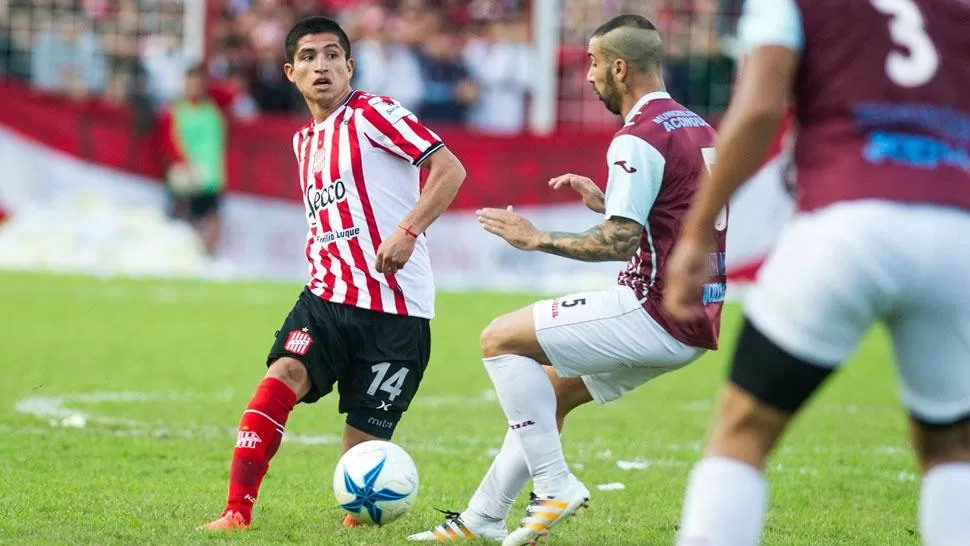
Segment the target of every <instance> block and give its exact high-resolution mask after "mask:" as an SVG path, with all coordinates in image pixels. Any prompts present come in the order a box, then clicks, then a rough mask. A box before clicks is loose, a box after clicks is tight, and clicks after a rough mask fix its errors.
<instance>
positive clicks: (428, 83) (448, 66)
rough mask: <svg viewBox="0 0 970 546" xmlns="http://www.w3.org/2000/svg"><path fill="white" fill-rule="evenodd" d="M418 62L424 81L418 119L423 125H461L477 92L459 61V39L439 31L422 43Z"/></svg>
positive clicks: (450, 33) (453, 34)
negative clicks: (426, 122)
mask: <svg viewBox="0 0 970 546" xmlns="http://www.w3.org/2000/svg"><path fill="white" fill-rule="evenodd" d="M418 58H419V60H420V63H421V73H422V75H423V77H424V94H423V95H422V97H421V104H420V106H419V107H418V116H419V117H421V118H422V119H424V120H425V121H439V122H445V123H454V124H458V123H463V122H464V121H465V117H466V115H467V113H468V109H469V108H470V107H471V105H473V104H474V103H475V101H476V100H478V95H479V89H478V85H477V84H476V83H475V81H474V80H473V79H472V78H471V75H470V73H469V71H468V68H467V67H466V66H465V63H464V61H463V60H462V58H461V47H460V43H459V39H458V35H457V34H456V33H455V31H454V30H452V29H451V28H442V29H441V30H439V31H438V32H437V33H436V34H435V35H433V36H431V37H430V38H429V39H428V40H427V41H426V42H425V43H424V48H423V51H422V52H421V54H420V55H419V56H418Z"/></svg>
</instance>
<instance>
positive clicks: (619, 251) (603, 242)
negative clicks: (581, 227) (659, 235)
mask: <svg viewBox="0 0 970 546" xmlns="http://www.w3.org/2000/svg"><path fill="white" fill-rule="evenodd" d="M642 233H643V226H641V225H640V224H639V223H638V222H635V221H633V220H630V219H627V218H619V217H615V218H610V219H609V220H607V221H605V222H603V223H602V224H599V225H597V226H593V227H592V228H590V229H588V230H586V231H584V232H583V233H563V232H560V231H553V232H550V233H544V234H543V235H542V238H541V239H540V240H539V245H538V247H537V249H538V250H541V251H542V252H547V253H549V254H555V255H557V256H563V257H565V258H572V259H574V260H580V261H583V262H611V261H626V260H629V259H630V257H631V256H633V254H634V253H635V252H636V251H637V248H638V247H639V246H640V235H641V234H642Z"/></svg>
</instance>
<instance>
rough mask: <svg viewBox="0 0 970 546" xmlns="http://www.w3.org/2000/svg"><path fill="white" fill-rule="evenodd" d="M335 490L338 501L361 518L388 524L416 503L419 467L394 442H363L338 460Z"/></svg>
mask: <svg viewBox="0 0 970 546" xmlns="http://www.w3.org/2000/svg"><path fill="white" fill-rule="evenodd" d="M333 494H334V496H336V498H337V504H339V505H340V507H341V508H343V509H344V510H346V511H347V512H348V513H350V514H351V515H353V516H354V518H356V519H357V521H359V522H361V523H366V524H372V525H387V524H388V523H390V522H392V521H394V520H396V519H398V518H400V517H401V516H403V515H404V514H407V513H408V512H410V511H411V508H412V507H413V506H414V503H415V501H416V500H417V498H418V469H417V467H416V466H414V461H413V460H412V459H411V456H410V455H408V453H407V451H404V450H403V449H401V448H400V447H399V446H397V445H395V444H392V443H391V442H385V441H382V440H370V441H367V442H362V443H360V444H357V445H356V446H354V447H352V448H350V449H349V450H348V451H347V453H344V454H343V456H342V457H341V458H340V461H339V462H338V463H337V468H336V470H334V473H333Z"/></svg>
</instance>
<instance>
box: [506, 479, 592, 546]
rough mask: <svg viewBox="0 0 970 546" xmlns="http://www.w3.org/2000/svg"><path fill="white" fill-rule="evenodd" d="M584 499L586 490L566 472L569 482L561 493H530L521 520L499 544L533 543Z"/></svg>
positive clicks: (584, 502)
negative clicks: (552, 494)
mask: <svg viewBox="0 0 970 546" xmlns="http://www.w3.org/2000/svg"><path fill="white" fill-rule="evenodd" d="M588 502H589V490H588V489H586V486H584V485H583V483H582V482H580V481H579V480H578V479H576V477H575V476H572V475H570V476H569V486H568V487H567V488H566V490H565V491H563V492H562V493H561V494H559V495H555V496H551V497H543V498H540V497H537V496H535V494H533V495H532V501H531V502H529V506H528V507H526V512H525V517H524V518H522V523H521V524H520V525H519V527H518V528H517V529H515V530H513V531H512V532H511V533H509V536H507V537H506V538H505V540H503V541H502V546H525V545H526V544H532V545H534V544H536V543H537V542H538V541H539V539H540V538H543V537H546V536H548V535H549V529H551V528H552V527H553V526H555V525H556V524H557V523H559V522H560V521H562V520H564V519H567V518H568V517H570V516H574V515H576V511H577V510H579V509H580V508H585V507H587V506H588Z"/></svg>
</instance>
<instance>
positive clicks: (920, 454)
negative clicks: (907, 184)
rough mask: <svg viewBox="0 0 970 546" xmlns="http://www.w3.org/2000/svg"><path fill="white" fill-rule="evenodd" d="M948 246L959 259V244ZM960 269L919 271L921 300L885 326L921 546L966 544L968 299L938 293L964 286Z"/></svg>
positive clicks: (969, 534)
mask: <svg viewBox="0 0 970 546" xmlns="http://www.w3.org/2000/svg"><path fill="white" fill-rule="evenodd" d="M968 224H970V223H964V226H966V225H968ZM954 227H956V226H954ZM940 232H941V233H947V232H948V233H953V232H954V230H953V229H952V228H951V229H948V230H941V231H940ZM949 246H950V249H949V254H950V255H951V256H962V254H961V253H959V252H958V248H957V247H958V246H959V243H958V244H953V245H949ZM960 248H961V249H962V248H963V247H960ZM925 261H926V263H937V262H938V261H939V262H942V261H943V260H932V259H927V260H925ZM964 263H966V265H967V267H970V259H965V260H964ZM967 267H934V268H927V270H928V271H931V273H930V274H931V275H932V278H930V279H927V280H926V281H924V282H922V283H920V286H925V287H926V288H925V289H924V291H923V293H920V294H919V295H918V296H917V297H912V298H911V299H910V301H911V302H912V303H909V305H908V306H907V307H906V308H905V312H902V313H897V314H896V315H894V316H893V317H891V318H890V319H889V320H888V321H887V323H888V326H889V332H890V334H891V336H892V340H893V346H894V348H895V351H896V363H897V370H898V372H899V378H900V383H901V387H902V389H901V390H902V398H903V402H904V403H905V405H906V406H907V408H908V409H909V412H910V425H911V426H910V431H911V440H912V444H913V447H914V449H915V451H916V456H917V459H918V460H919V463H920V468H921V470H922V471H923V484H922V490H921V492H920V503H919V521H920V534H921V535H922V538H923V543H924V544H926V545H928V546H950V545H957V544H970V518H968V517H967V515H968V514H970V366H968V363H970V296H968V295H966V294H965V291H959V290H958V291H952V290H949V289H948V288H942V287H950V286H954V285H956V283H959V282H961V281H965V279H966V277H965V276H966V271H967Z"/></svg>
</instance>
